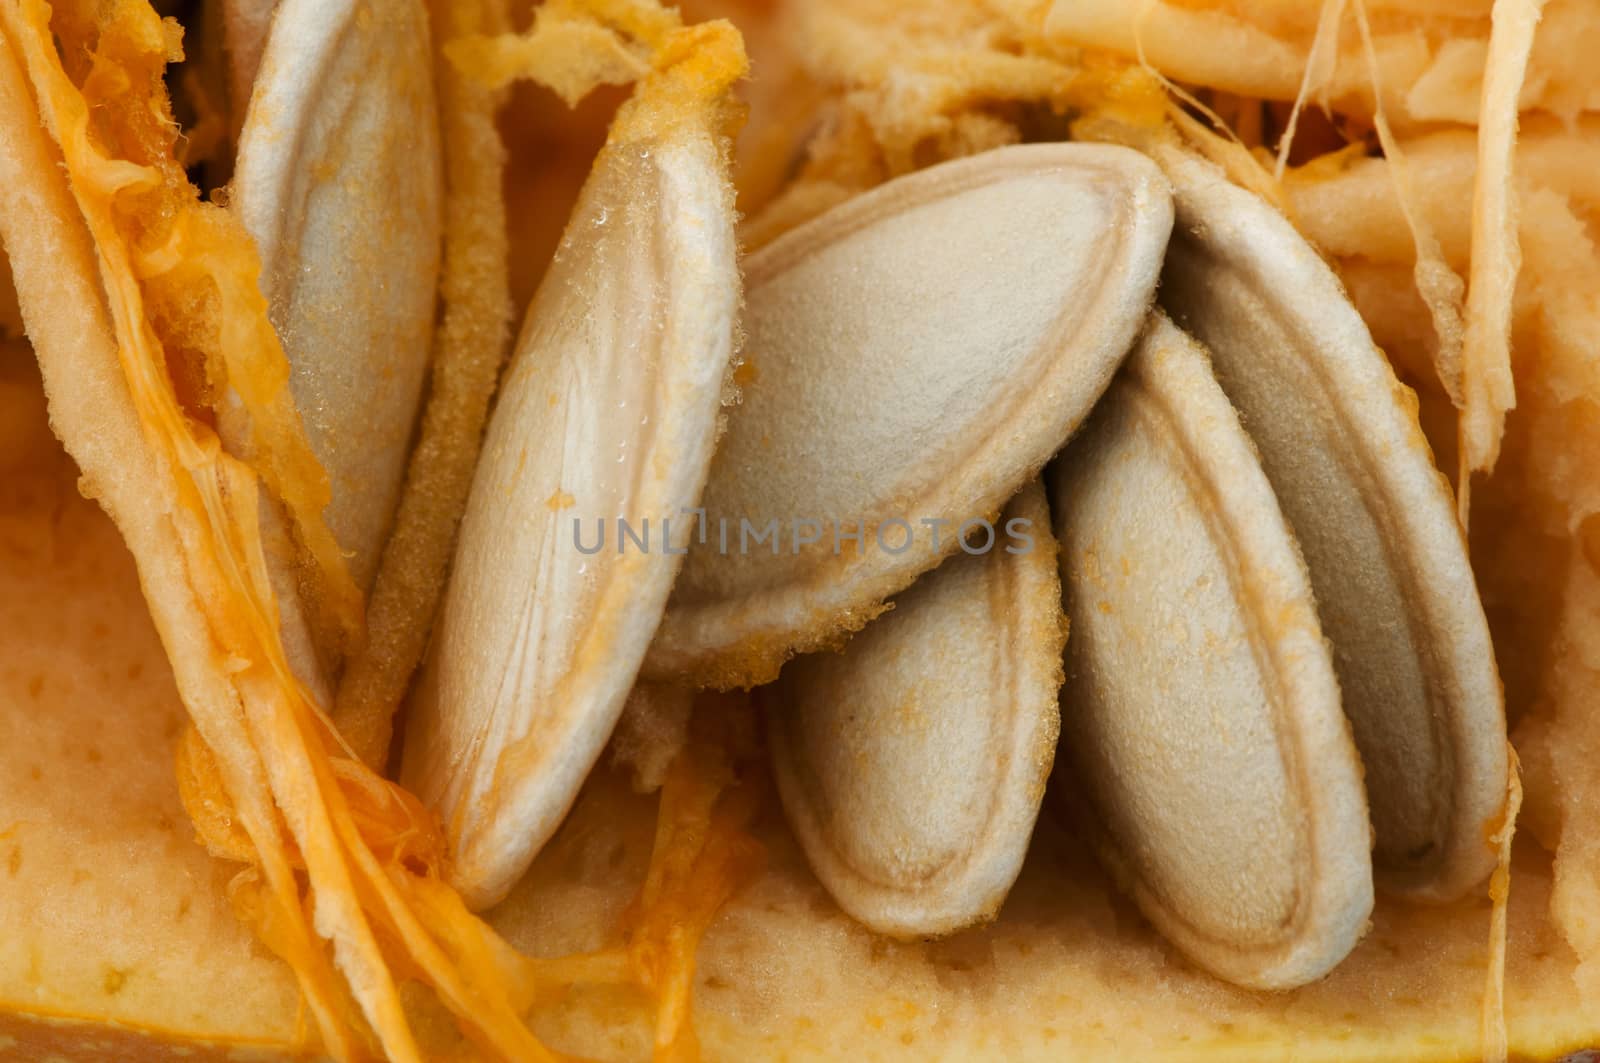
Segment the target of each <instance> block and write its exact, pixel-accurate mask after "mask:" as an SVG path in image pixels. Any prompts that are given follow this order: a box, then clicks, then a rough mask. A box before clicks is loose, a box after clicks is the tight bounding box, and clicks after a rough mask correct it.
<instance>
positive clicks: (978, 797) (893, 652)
mask: <svg viewBox="0 0 1600 1063" xmlns="http://www.w3.org/2000/svg"><path fill="white" fill-rule="evenodd" d="M1003 516H1004V520H1003V527H1006V528H1012V529H1016V528H1020V531H1021V534H1022V535H1026V536H1028V537H1029V539H1028V540H1027V542H1024V541H1023V540H1022V539H1020V538H1016V539H1013V538H1012V537H1011V536H1010V535H1009V534H1008V533H1002V537H1001V538H997V539H995V540H994V541H993V543H992V544H991V549H989V551H988V552H986V553H982V554H978V555H975V556H965V555H964V554H957V555H956V556H955V557H952V558H950V559H949V560H947V561H945V562H944V563H943V564H942V565H940V566H939V567H938V568H937V569H935V570H934V571H932V572H930V573H927V574H925V575H924V576H922V577H921V578H920V579H919V580H918V581H917V582H916V583H914V584H912V586H911V588H910V589H909V590H907V591H906V592H905V593H904V594H902V595H900V596H899V597H898V598H897V599H896V600H895V606H894V608H893V609H892V610H891V611H890V612H888V613H886V614H885V615H883V616H881V617H879V618H878V619H877V620H874V621H873V622H872V623H871V624H868V625H867V627H866V628H865V629H864V630H862V631H861V632H860V633H859V634H858V635H856V636H855V638H853V639H852V640H851V641H850V643H849V644H848V645H847V646H846V647H845V648H844V650H843V651H842V652H839V653H817V654H811V655H809V656H805V657H800V658H797V659H795V660H793V661H791V662H790V663H789V664H788V666H787V667H785V669H784V671H783V674H782V676H781V677H780V678H779V680H778V682H777V683H776V684H775V685H774V686H773V687H772V688H770V690H768V691H767V692H766V693H764V694H763V695H762V697H763V698H764V700H765V701H766V702H767V706H768V712H767V719H768V727H767V732H768V736H769V741H770V742H771V744H772V764H773V771H774V775H775V777H776V779H777V784H778V793H779V794H780V795H781V797H782V799H783V805H784V809H785V811H786V812H787V813H788V817H789V822H790V824H791V825H792V827H793V829H794V832H795V835H796V836H797V837H798V838H799V840H800V844H801V845H802V846H803V847H804V849H805V852H806V856H807V858H808V859H809V860H810V863H811V867H812V870H813V871H815V872H816V874H817V877H818V878H819V879H820V880H821V881H822V883H823V885H824V886H825V887H827V889H828V892H829V893H831V894H832V895H833V897H834V899H835V900H837V901H838V903H839V906H840V907H841V908H843V909H844V910H845V911H847V912H849V913H850V914H851V915H852V916H854V917H855V918H856V919H857V920H859V921H860V922H862V923H863V924H865V925H866V926H868V927H870V928H872V929H873V930H876V931H879V932H880V933H885V934H891V935H894V936H896V937H926V936H931V935H942V934H949V933H952V932H954V931H957V930H960V929H962V928H964V927H968V926H972V925H974V924H977V923H981V922H985V921H987V920H989V919H992V918H993V917H994V916H995V915H996V914H997V913H998V912H999V910H1000V905H1001V903H1002V902H1003V901H1004V900H1005V897H1006V893H1007V892H1008V891H1009V890H1010V888H1011V884H1012V882H1014V881H1015V879H1016V877H1017V872H1018V871H1019V870H1020V869H1021V867H1022V858H1023V856H1024V854H1025V853H1026V852H1027V848H1028V841H1029V838H1030V837H1031V836H1032V834H1033V825H1034V820H1035V819H1036V818H1037V817H1038V814H1039V805H1040V801H1041V800H1042V798H1043V796H1044V789H1045V782H1046V780H1047V779H1048V778H1049V775H1050V765H1051V763H1052V762H1053V761H1054V759H1055V745H1056V737H1057V734H1058V732H1059V730H1060V720H1059V708H1058V704H1057V697H1058V693H1059V690H1060V687H1061V648H1062V643H1063V641H1064V640H1065V638H1066V633H1067V630H1066V622H1065V618H1064V617H1063V615H1062V612H1061V584H1060V580H1059V578H1058V577H1057V575H1056V548H1055V538H1054V536H1053V535H1052V534H1051V531H1050V513H1049V509H1048V507H1047V505H1046V503H1045V497H1044V488H1043V486H1042V485H1041V484H1040V483H1039V482H1038V481H1037V480H1035V481H1033V482H1032V483H1030V484H1029V485H1028V486H1027V487H1025V488H1024V489H1023V490H1022V493H1021V494H1019V495H1018V496H1017V497H1016V498H1015V499H1014V500H1013V501H1012V502H1011V504H1010V505H1009V506H1008V507H1007V508H1006V510H1005V511H1004V515H1003ZM1016 521H1026V522H1027V524H1026V525H1025V526H1016V525H1014V524H1013V522H1016ZM975 545H981V544H975ZM1012 550H1015V551H1017V552H1016V553H1012V552H1010V551H1012Z"/></svg>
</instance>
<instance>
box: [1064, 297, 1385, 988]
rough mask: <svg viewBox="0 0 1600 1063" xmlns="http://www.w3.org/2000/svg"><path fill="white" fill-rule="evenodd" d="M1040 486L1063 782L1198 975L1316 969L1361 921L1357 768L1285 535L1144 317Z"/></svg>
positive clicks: (1275, 984) (1367, 894) (1173, 336)
mask: <svg viewBox="0 0 1600 1063" xmlns="http://www.w3.org/2000/svg"><path fill="white" fill-rule="evenodd" d="M1051 491H1052V493H1051V498H1052V504H1053V508H1054V514H1055V528H1056V535H1057V538H1058V539H1059V540H1060V551H1061V554H1060V557H1061V562H1060V563H1061V582H1062V588H1063V594H1064V598H1065V601H1066V611H1067V616H1068V619H1069V621H1070V623H1071V625H1072V627H1071V630H1072V637H1071V638H1070V639H1069V640H1068V642H1067V652H1066V682H1065V684H1064V686H1063V687H1062V696H1061V729H1062V742H1061V750H1060V754H1059V756H1058V759H1057V768H1056V771H1057V773H1058V775H1059V776H1060V777H1061V782H1062V783H1063V789H1064V791H1065V792H1066V793H1068V794H1069V795H1072V796H1073V798H1074V799H1075V800H1076V801H1077V802H1078V807H1079V808H1080V809H1081V810H1082V811H1083V812H1084V813H1085V814H1084V815H1083V816H1082V818H1083V820H1084V823H1085V827H1086V830H1087V831H1088V833H1089V835H1090V836H1091V837H1092V838H1093V839H1094V840H1095V842H1096V847H1097V848H1098V850H1099V852H1100V854H1101V857H1102V859H1103V861H1104V862H1105V863H1106V864H1107V866H1108V867H1109V868H1110V870H1111V872H1112V874H1113V877H1114V878H1115V879H1116V880H1117V881H1118V882H1119V883H1120V884H1121V885H1122V887H1123V888H1124V889H1126V890H1128V891H1129V892H1130V893H1131V894H1132V896H1133V897H1134V899H1135V901H1136V902H1137V903H1138V905H1139V907H1140V908H1141V909H1142V910H1143V911H1144V913H1145V915H1146V916H1147V917H1148V918H1149V919H1150V921H1151V922H1152V923H1154V924H1155V926H1156V928H1157V929H1158V930H1160V931H1161V932H1162V934H1163V935H1165V936H1166V938H1167V939H1168V940H1169V941H1171V942H1172V943H1173V944H1174V945H1176V946H1177V947H1178V948H1179V949H1180V950H1181V951H1182V952H1183V953H1184V954H1185V955H1187V956H1188V957H1189V958H1191V959H1192V960H1194V961H1195V962H1196V963H1198V964H1199V965H1200V966H1202V967H1205V968H1206V969H1207V970H1210V971H1211V972H1213V973H1214V974H1216V975H1218V976H1219V977H1222V978H1225V979H1227V980H1229V981H1231V982H1235V983H1237V984H1240V985H1244V986H1250V987H1254V988H1263V989H1281V988H1288V987H1291V986H1295V985H1300V984H1303V983H1305V982H1308V981H1311V980H1313V979H1315V978H1317V977H1320V976H1321V975H1323V974H1325V973H1326V972H1327V971H1328V970H1330V969H1331V968H1332V967H1333V966H1334V964H1336V963H1338V961H1339V960H1341V959H1343V958H1344V956H1345V955H1346V954H1347V953H1348V952H1349V951H1350V949H1351V948H1352V947H1353V946H1354V944H1355V943H1356V941H1357V939H1358V938H1359V937H1360V935H1361V933H1362V932H1363V930H1364V929H1365V926H1366V921H1367V917H1368V915H1369V913H1370V912H1371V909H1372V864H1371V858H1370V855H1369V846H1370V834H1369V830H1368V826H1367V808H1366V799H1365V795H1364V792H1363V790H1362V785H1361V764H1360V761H1359V759H1358V757H1357V754H1356V750H1355V746H1354V744H1353V742H1352V741H1351V737H1350V726H1349V724H1348V722H1347V721H1346V720H1345V718H1344V714H1343V712H1342V710H1341V708H1340V699H1339V684H1338V681H1337V679H1336V678H1335V675H1334V669H1333V660H1332V656H1331V654H1330V652H1329V649H1328V647H1327V644H1326V642H1325V640H1324V639H1323V637H1322V629H1321V627H1320V626H1319V624H1318V621H1317V612H1316V605H1315V602H1314V601H1313V599H1312V594H1311V583H1310V580H1309V578H1308V577H1307V574H1306V570H1305V565H1304V563H1303V562H1302V561H1301V558H1300V554H1299V551H1298V550H1297V548H1296V546H1295V542H1294V537H1293V534H1292V533H1291V531H1290V529H1289V526H1288V524H1287V522H1286V521H1285V520H1284V518H1283V514H1282V512H1281V510H1280V509H1279V508H1278V504H1277V500H1276V499H1275V498H1274V497H1273V493H1272V488H1271V485H1270V484H1269V483H1268V481H1267V478H1266V476H1265V475H1264V474H1263V472H1262V470H1261V465H1260V462H1259V460H1258V458H1257V456H1256V453H1255V449H1254V447H1253V446H1252V445H1251V443H1250V439H1249V437H1248V436H1246V435H1245V433H1244V431H1243V429H1242V428H1241V426H1240V422H1239V418H1238V417H1237V416H1236V414H1235V413H1234V410H1233V408H1232V407H1231V406H1230V405H1229V403H1228V400H1227V397H1226V396H1225V395H1224V394H1223V393H1222V390H1221V388H1219V387H1218V386H1217V383H1216V379H1215V377H1214V376H1213V375H1212V371H1211V368H1210V365H1209V363H1208V361H1207V358H1206V355H1205V352H1204V351H1203V350H1202V349H1201V348H1200V347H1199V346H1198V345H1197V344H1195V343H1194V341H1193V340H1191V339H1190V338H1189V337H1188V336H1186V335H1184V334H1183V333H1182V332H1181V331H1179V330H1178V329H1177V328H1175V327H1174V326H1173V325H1172V324H1171V322H1170V321H1168V320H1167V319H1166V318H1165V317H1164V316H1162V315H1155V316H1154V317H1153V319H1152V323H1151V326H1150V329H1149V331H1148V332H1147V333H1146V335H1145V337H1144V339H1143V340H1142V341H1141V343H1140V346H1139V347H1138V349H1137V350H1136V351H1135V352H1134V354H1133V355H1132V356H1131V357H1130V359H1129V361H1128V364H1127V366H1126V368H1125V369H1124V371H1123V373H1122V374H1121V375H1120V376H1119V377H1118V378H1117V380H1116V381H1115V382H1114V383H1113V384H1112V386H1111V389H1110V390H1109V391H1108V393H1107V394H1106V397H1105V398H1104V399H1103V400H1102V401H1101V403H1100V405H1099V406H1098V407H1096V409H1095V412H1094V414H1093V415H1092V416H1091V417H1090V419H1089V421H1088V423H1087V424H1086V425H1085V427H1084V430H1083V432H1082V433H1081V435H1080V436H1079V437H1078V438H1077V439H1076V440H1075V441H1074V442H1073V444H1072V446H1071V447H1070V448H1069V449H1068V450H1067V452H1066V453H1065V454H1064V455H1063V456H1062V457H1061V458H1060V459H1059V460H1058V462H1057V463H1056V465H1055V467H1054V469H1053V472H1052V477H1051Z"/></svg>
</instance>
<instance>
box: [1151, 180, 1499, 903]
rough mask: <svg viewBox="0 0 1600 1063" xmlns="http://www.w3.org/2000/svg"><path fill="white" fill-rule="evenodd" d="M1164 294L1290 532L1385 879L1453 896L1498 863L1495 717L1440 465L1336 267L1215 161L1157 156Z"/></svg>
mask: <svg viewBox="0 0 1600 1063" xmlns="http://www.w3.org/2000/svg"><path fill="white" fill-rule="evenodd" d="M1158 157H1159V159H1160V161H1161V162H1162V164H1163V166H1164V167H1165V168H1166V169H1167V171H1168V173H1169V175H1170V176H1171V177H1172V179H1173V182H1174V185H1175V186H1176V189H1177V204H1178V219H1179V220H1178V225H1177V227H1176V229H1175V231H1174V234H1173V242H1172V248H1171V250H1170V251H1169V253H1168V257H1167V265H1166V270H1165V272H1164V274H1163V284H1162V289H1161V291H1162V294H1161V300H1162V304H1163V305H1164V306H1165V307H1166V308H1167V309H1168V311H1169V312H1171V313H1172V315H1173V317H1174V318H1175V319H1176V320H1177V321H1178V323H1179V324H1181V325H1182V326H1183V327H1185V328H1186V329H1188V330H1190V331H1191V332H1192V333H1193V334H1194V335H1195V336H1196V337H1197V338H1198V339H1199V340H1200V341H1201V342H1203V343H1204V344H1205V345H1206V346H1207V347H1208V348H1209V349H1210V350H1211V355H1212V361H1213V364H1214V365H1215V368H1216V373H1217V378H1218V380H1219V381H1220V383H1221V385H1222V388H1223V390H1224V391H1225V392H1226V393H1227V395H1228V397H1229V399H1230V400H1231V401H1232V402H1233V404H1234V406H1236V407H1237V408H1238V410H1239V412H1240V416H1241V418H1242V419H1243V421H1244V424H1245V426H1246V427H1247V429H1248V430H1249V432H1250V436H1251V438H1252V439H1254V440H1255V443H1256V445H1257V447H1258V448H1259V449H1260V452H1261V458H1262V465H1263V467H1264V468H1265V469H1266V473H1267V477H1268V479H1269V480H1271V482H1272V487H1273V490H1274V492H1275V493H1276V494H1277V496H1278V501H1279V503H1280V505H1282V507H1283V511H1284V514H1285V516H1286V517H1287V518H1288V520H1289V523H1290V526H1291V527H1292V528H1293V529H1294V532H1295V536H1296V538H1297V539H1298V540H1299V543H1300V547H1301V550H1302V551H1303V553H1304V555H1305V559H1306V564H1307V566H1308V568H1309V570H1310V572H1311V582H1312V586H1313V588H1314V589H1315V592H1316V597H1317V609H1318V612H1319V614H1320V616H1321V620H1322V626H1323V630H1324V631H1325V632H1326V633H1327V635H1328V638H1329V639H1331V640H1332V642H1333V647H1334V663H1335V666H1336V668H1337V670H1338V674H1339V685H1340V687H1341V688H1342V690H1343V693H1344V708H1345V712H1346V713H1347V714H1348V715H1349V717H1350V721H1351V724H1352V726H1353V728H1354V732H1355V739H1356V745H1357V746H1358V747H1359V749H1360V750H1361V757H1362V762H1363V763H1364V765H1365V767H1366V784H1367V793H1368V799H1369V802H1370V804H1371V806H1372V820H1373V826H1374V829H1375V831H1376V834H1377V844H1376V847H1375V850H1374V859H1375V861H1376V863H1377V865H1378V868H1379V882H1380V884H1381V885H1383V886H1384V887H1386V888H1388V889H1391V890H1394V891H1397V892H1399V893H1402V894H1405V895H1407V896H1409V897H1411V898H1413V899H1417V900H1434V901H1447V900H1451V899H1454V898H1456V897H1459V896H1460V895H1462V894H1463V893H1464V892H1465V891H1466V890H1468V889H1470V888H1472V887H1473V886H1475V885H1477V884H1479V883H1481V882H1482V881H1483V880H1484V878H1485V877H1487V876H1488V874H1489V872H1490V871H1491V870H1492V869H1493V868H1494V866H1495V860H1496V854H1495V848H1494V846H1493V844H1492V843H1491V836H1492V835H1493V833H1494V828H1495V826H1496V824H1498V823H1499V821H1500V819H1501V816H1502V814H1503V811H1504V807H1505V797H1506V770H1507V768H1506V763H1507V762H1506V723H1505V712H1504V706H1503V701H1502V696H1501V689H1500V681H1499V676H1498V673H1497V671H1496V668H1495V660H1494V649H1493V646H1492V645H1491V643H1490V639H1489V629H1488V624H1487V622H1486V621H1485V618H1484V614H1483V607H1482V605H1481V604H1480V602H1479V598H1478V590H1477V585H1476V583H1475V581H1474V578H1473V573H1472V568H1471V565H1470V562H1469V559H1468V556H1467V549H1466V543H1465V539H1464V536H1463V535H1462V532H1461V527H1460V525H1459V524H1458V523H1457V519H1456V511H1455V506H1454V504H1453V500H1452V497H1451V493H1450V488H1449V485H1448V483H1447V481H1446V480H1445V478H1444V477H1443V476H1442V475H1441V474H1440V473H1439V472H1438V470H1437V469H1436V468H1435V467H1434V464H1433V460H1432V455H1431V453H1430V451H1429V448H1428V443H1427V440H1426V438H1425V437H1424V436H1423V434H1422V431H1421V429H1420V427H1419V426H1418V423H1417V414H1416V399H1415V397H1414V396H1413V395H1412V394H1411V392H1410V391H1409V390H1407V389H1406V388H1404V387H1403V386H1402V385H1401V384H1400V383H1399V381H1397V380H1396V379H1395V376H1394V372H1393V370H1392V369H1391V368H1390V367H1389V364H1388V361H1387V360H1386V359H1385V358H1384V356H1383V354H1382V352H1380V351H1379V350H1378V349H1377V347H1375V346H1374V345H1373V342H1372V338H1371V335H1370V334H1369V333H1368V331H1367V327H1366V324H1365V323H1364V322H1363V321H1362V320H1361V317H1360V315H1359V314H1358V313H1357V311H1356V310H1355V308H1354V307H1353V306H1352V305H1351V304H1350V302H1349V300H1348V299H1347V298H1346V297H1345V294H1344V291H1343V289H1342V287H1341V285H1340V284H1339V281H1338V279H1337V278H1336V277H1335V276H1334V274H1333V272H1332V270H1330V269H1329V268H1328V267H1327V265H1326V264H1325V263H1324V262H1323V261H1322V259H1321V258H1320V257H1319V256H1318V255H1317V253H1316V252H1315V250H1313V249H1312V247H1311V246H1310V245H1309V244H1307V243H1306V241H1305V240H1304V238H1302V237H1301V236H1300V235H1299V234H1298V233H1297V232H1296V231H1295V230H1294V228H1293V227H1292V226H1291V225H1290V224H1289V223H1288V221H1287V220H1285V219H1284V218H1283V217H1282V216H1281V215H1280V214H1278V213H1277V212H1276V211H1274V210H1273V209H1272V208H1271V207H1269V206H1267V205H1266V204H1265V203H1264V202H1262V201H1261V200H1260V199H1258V198H1257V197H1255V196H1253V195H1251V194H1250V193H1248V192H1246V191H1244V190H1242V189H1239V188H1237V187H1236V186H1234V185H1232V184H1230V183H1229V182H1228V181H1227V179H1226V178H1225V177H1224V176H1223V175H1222V174H1221V172H1220V171H1218V170H1216V169H1215V168H1213V167H1212V166H1210V164H1208V163H1205V162H1203V161H1201V160H1198V159H1195V158H1193V157H1190V156H1188V155H1185V154H1182V153H1180V152H1178V151H1176V150H1172V149H1169V150H1167V151H1166V152H1165V153H1163V154H1161V155H1159V156H1158Z"/></svg>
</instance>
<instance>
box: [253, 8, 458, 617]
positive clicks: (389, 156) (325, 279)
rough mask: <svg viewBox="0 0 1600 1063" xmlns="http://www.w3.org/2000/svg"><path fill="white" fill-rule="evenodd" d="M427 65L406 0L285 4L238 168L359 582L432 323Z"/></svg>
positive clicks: (275, 313)
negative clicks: (378, 2)
mask: <svg viewBox="0 0 1600 1063" xmlns="http://www.w3.org/2000/svg"><path fill="white" fill-rule="evenodd" d="M234 6H235V7H237V8H238V9H239V11H238V12H236V13H235V12H233V11H232V9H230V14H232V15H233V17H236V18H244V17H245V15H247V14H249V12H248V11H247V10H246V9H245V6H244V5H234ZM259 13H260V12H259V10H258V9H257V10H256V14H257V15H259ZM246 21H248V19H246ZM241 32H242V31H241ZM432 63H433V57H432V53H431V49H430V46H429V43H428V18H427V11H426V9H425V7H424V5H423V4H422V3H421V2H420V0H395V2H392V3H384V4H379V5H372V4H367V3H362V2H359V0H283V2H282V3H280V4H279V5H278V8H277V12H276V14H275V15H274V16H273V19H272V28H271V33H270V35H269V37H268V39H267V42H266V46H265V51H264V53H263V55H262V57H261V63H260V70H259V74H258V76H257V78H256V81H255V86H254V90H253V92H252V95H251V98H250V108H249V111H248V113H247V115H246V118H245V122H244V127H243V131H242V133H241V136H240V144H239V156H238V160H237V163H236V167H235V173H234V183H233V192H232V202H233V205H234V207H235V209H236V210H237V211H238V214H239V216H240V218H241V219H242V220H243V222H244V224H245V227H246V228H247V229H249V231H250V234H251V236H252V237H254V239H255V241H256V245H257V247H258V249H259V251H260V254H261V263H262V272H261V288H262V292H263V294H264V295H265V296H266V298H267V301H268V304H269V307H270V317H271V318H272V323H273V326H274V327H275V328H276V329H277V331H278V335H279V336H280V338H281V339H282V341H283V345H284V350H285V352H286V353H287V354H288V356H289V362H290V366H291V378H290V385H291V387H292V389H293V391H294V396H295V402H296V404H297V405H298V407H299V409H300V413H301V416H302V418H303V420H304V423H305V427H306V434H307V437H308V439H309V441H310V443H311V446H312V449H313V450H314V451H315V453H316V455H317V458H318V459H319V460H320V461H321V462H322V465H323V467H324V468H325V469H326V470H327V472H328V476H329V479H330V481H331V484H332V488H333V501H332V503H331V504H330V505H329V507H328V510H327V513H326V517H327V521H328V525H329V528H330V529H331V530H332V532H333V534H334V537H335V539H337V541H338V542H339V544H340V545H341V546H342V547H343V548H344V549H345V550H346V551H348V552H349V554H350V558H349V563H350V571H351V575H352V576H353V577H354V579H355V581H356V584H357V586H359V587H361V588H363V589H365V588H367V587H369V586H370V585H371V581H372V576H373V573H374V571H375V570H376V566H377V562H378V555H379V551H380V550H381V549H382V546H383V540H384V537H385V536H386V535H387V533H388V528H389V522H390V519H391V518H392V516H393V513H394V507H395V503H396V502H397V501H398V499H399V492H400V484H401V477H402V476H403V475H404V473H405V462H406V455H407V449H408V447H407V444H408V442H409V440H410V436H411V432H412V428H413V425H414V422H415V420H416V413H417V405H418V401H419V399H420V397H421V392H422V383H423V375H424V373H425V371H426V369H427V362H428V351H429V345H430V342H431V336H432V326H433V317H434V304H435V287H436V284H437V281H438V272H439V241H440V233H441V227H442V219H441V213H440V211H441V206H440V204H441V201H442V195H443V191H442V174H441V170H442V165H441V157H440V148H439V132H438V119H437V114H436V111H435V107H434V93H433V81H432V78H433V66H432Z"/></svg>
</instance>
